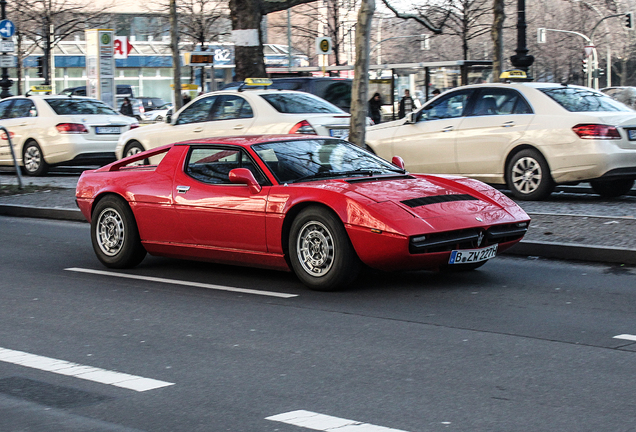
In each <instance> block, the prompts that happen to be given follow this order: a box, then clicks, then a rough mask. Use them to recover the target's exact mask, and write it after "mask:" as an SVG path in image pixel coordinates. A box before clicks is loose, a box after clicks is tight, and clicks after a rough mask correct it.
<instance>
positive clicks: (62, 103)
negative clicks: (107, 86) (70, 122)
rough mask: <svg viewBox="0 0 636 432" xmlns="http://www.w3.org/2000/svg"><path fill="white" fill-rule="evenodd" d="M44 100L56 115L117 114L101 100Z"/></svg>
mask: <svg viewBox="0 0 636 432" xmlns="http://www.w3.org/2000/svg"><path fill="white" fill-rule="evenodd" d="M46 102H47V103H48V104H49V105H50V106H51V108H53V111H55V113H56V114H58V115H73V114H88V115H90V114H114V115H119V113H118V112H117V111H115V110H114V109H112V108H111V107H109V106H108V105H106V104H105V103H104V102H102V101H98V100H91V99H73V98H68V99H46Z"/></svg>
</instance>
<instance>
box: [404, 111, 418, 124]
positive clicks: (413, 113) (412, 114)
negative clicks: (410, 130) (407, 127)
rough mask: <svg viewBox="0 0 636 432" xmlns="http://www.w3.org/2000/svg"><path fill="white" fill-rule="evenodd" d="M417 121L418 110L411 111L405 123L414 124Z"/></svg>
mask: <svg viewBox="0 0 636 432" xmlns="http://www.w3.org/2000/svg"><path fill="white" fill-rule="evenodd" d="M414 123H417V111H411V112H410V113H408V114H407V115H406V121H405V122H404V124H414Z"/></svg>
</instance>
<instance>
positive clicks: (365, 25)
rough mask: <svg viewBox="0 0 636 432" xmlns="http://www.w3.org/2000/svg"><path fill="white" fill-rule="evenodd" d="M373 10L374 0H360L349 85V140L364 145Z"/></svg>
mask: <svg viewBox="0 0 636 432" xmlns="http://www.w3.org/2000/svg"><path fill="white" fill-rule="evenodd" d="M373 12H375V0H362V5H361V6H360V10H359V11H358V25H357V27H358V31H357V32H356V62H355V71H354V78H353V84H352V87H351V124H350V126H349V141H351V142H352V143H354V144H356V145H358V146H360V147H365V145H366V144H365V128H366V121H367V99H368V96H369V39H370V35H371V20H372V19H373Z"/></svg>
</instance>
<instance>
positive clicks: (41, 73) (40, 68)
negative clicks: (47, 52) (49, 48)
mask: <svg viewBox="0 0 636 432" xmlns="http://www.w3.org/2000/svg"><path fill="white" fill-rule="evenodd" d="M37 62H38V72H37V75H38V77H39V78H44V56H40V57H38V58H37Z"/></svg>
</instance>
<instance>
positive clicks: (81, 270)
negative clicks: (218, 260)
mask: <svg viewBox="0 0 636 432" xmlns="http://www.w3.org/2000/svg"><path fill="white" fill-rule="evenodd" d="M64 270H68V271H72V272H79V273H91V274H97V275H102V276H114V277H120V278H125V279H137V280H144V281H149V282H159V283H166V284H173V285H185V286H192V287H197V288H207V289H212V290H219V291H231V292H239V293H245V294H256V295H262V296H269V297H280V298H292V297H298V294H287V293H278V292H271V291H259V290H253V289H247V288H233V287H228V286H223V285H213V284H206V283H200V282H188V281H181V280H177V279H165V278H158V277H152V276H139V275H131V274H124V273H115V272H109V271H104V270H92V269H85V268H79V267H71V268H67V269H64Z"/></svg>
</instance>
